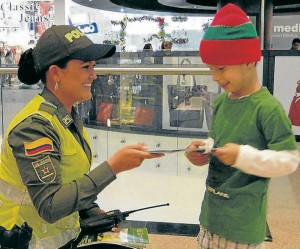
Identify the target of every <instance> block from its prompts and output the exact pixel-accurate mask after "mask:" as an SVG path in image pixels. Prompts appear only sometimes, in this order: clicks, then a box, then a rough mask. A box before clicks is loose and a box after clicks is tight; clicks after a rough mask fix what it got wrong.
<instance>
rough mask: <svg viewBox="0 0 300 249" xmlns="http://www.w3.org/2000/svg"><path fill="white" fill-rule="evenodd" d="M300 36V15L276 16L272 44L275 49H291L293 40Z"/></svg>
mask: <svg viewBox="0 0 300 249" xmlns="http://www.w3.org/2000/svg"><path fill="white" fill-rule="evenodd" d="M296 37H299V38H300V16H298V15H297V16H295V15H289V16H274V17H273V33H272V46H273V49H282V50H289V49H290V48H291V45H292V40H293V39H294V38H296Z"/></svg>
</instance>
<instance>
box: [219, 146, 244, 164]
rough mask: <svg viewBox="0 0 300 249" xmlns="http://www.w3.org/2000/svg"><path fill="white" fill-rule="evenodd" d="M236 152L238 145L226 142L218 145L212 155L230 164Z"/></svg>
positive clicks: (233, 160)
mask: <svg viewBox="0 0 300 249" xmlns="http://www.w3.org/2000/svg"><path fill="white" fill-rule="evenodd" d="M238 153H239V145H238V144H234V143H228V144H225V145H224V146H223V147H218V148H217V149H216V150H215V152H214V156H216V157H217V158H218V159H219V160H220V161H221V162H222V163H224V164H227V165H232V164H234V163H235V161H236V159H237V156H238Z"/></svg>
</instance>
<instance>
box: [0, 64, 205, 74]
mask: <svg viewBox="0 0 300 249" xmlns="http://www.w3.org/2000/svg"><path fill="white" fill-rule="evenodd" d="M17 71H18V68H14V67H11V68H9V67H5V68H4V67H3V68H0V74H16V73H17ZM95 72H96V74H97V75H116V74H117V75H123V74H140V75H209V74H210V69H209V68H204V67H185V66H180V67H171V66H168V67H166V66H163V67H154V66H151V67H150V66H149V67H136V66H135V67H132V66H110V65H108V66H106V67H95Z"/></svg>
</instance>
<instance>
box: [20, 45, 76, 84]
mask: <svg viewBox="0 0 300 249" xmlns="http://www.w3.org/2000/svg"><path fill="white" fill-rule="evenodd" d="M71 59H72V58H70V57H66V58H64V59H62V60H60V61H58V62H56V63H55V65H57V66H58V67H59V68H65V67H66V66H67V63H68V62H69V61H70V60H71ZM18 66H19V69H18V78H19V80H20V81H21V82H23V83H24V84H26V85H33V84H36V83H38V82H39V81H40V80H41V81H42V82H43V83H44V84H45V83H46V72H47V71H48V69H49V67H50V65H49V67H47V68H46V69H45V70H44V71H42V72H38V71H37V70H36V68H35V66H34V60H33V49H32V48H30V49H27V50H26V51H25V52H24V53H22V55H21V58H20V60H19V65H18Z"/></svg>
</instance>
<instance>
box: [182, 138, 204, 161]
mask: <svg viewBox="0 0 300 249" xmlns="http://www.w3.org/2000/svg"><path fill="white" fill-rule="evenodd" d="M203 146H205V143H204V142H203V141H200V140H195V141H193V142H192V143H190V144H189V145H188V147H187V148H186V149H187V151H186V152H185V156H186V158H187V159H188V160H189V161H190V162H191V163H192V164H194V165H197V166H203V165H205V164H207V163H208V159H209V156H210V153H201V152H198V151H192V150H193V149H197V148H199V147H203Z"/></svg>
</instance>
